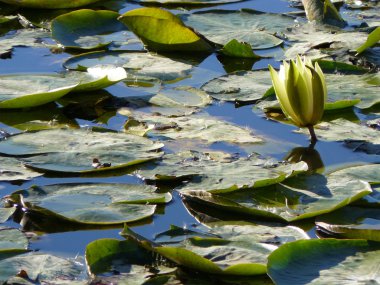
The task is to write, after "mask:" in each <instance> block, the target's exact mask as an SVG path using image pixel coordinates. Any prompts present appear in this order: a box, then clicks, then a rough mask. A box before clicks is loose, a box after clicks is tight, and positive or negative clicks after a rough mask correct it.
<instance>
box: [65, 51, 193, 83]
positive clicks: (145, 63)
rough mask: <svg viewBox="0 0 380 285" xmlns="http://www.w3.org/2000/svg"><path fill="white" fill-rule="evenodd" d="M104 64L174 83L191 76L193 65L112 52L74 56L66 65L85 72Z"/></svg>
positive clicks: (155, 57) (130, 53)
mask: <svg viewBox="0 0 380 285" xmlns="http://www.w3.org/2000/svg"><path fill="white" fill-rule="evenodd" d="M99 64H100V65H102V64H111V65H116V66H118V67H124V68H125V69H126V70H127V72H128V73H129V74H131V75H135V76H145V77H149V78H152V77H153V78H158V79H161V80H163V81H172V80H176V79H182V78H185V77H187V76H189V73H190V71H191V69H192V65H190V64H186V63H183V62H180V61H174V60H172V59H170V58H167V57H163V56H160V55H156V54H153V53H146V52H133V51H132V52H131V51H110V52H91V53H85V54H82V55H79V56H74V57H72V58H70V59H68V60H67V61H66V62H65V63H64V67H65V68H68V69H75V70H83V69H86V68H89V67H93V66H96V65H99Z"/></svg>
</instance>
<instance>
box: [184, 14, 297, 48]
mask: <svg viewBox="0 0 380 285" xmlns="http://www.w3.org/2000/svg"><path fill="white" fill-rule="evenodd" d="M181 19H182V20H183V21H184V23H185V24H186V25H188V26H190V27H192V28H194V29H195V30H197V31H198V32H200V33H201V34H202V35H204V36H205V37H207V39H209V40H211V41H213V42H215V43H218V44H220V45H226V44H227V43H228V42H229V41H231V40H233V39H236V40H238V41H240V42H247V43H249V44H250V45H251V46H252V48H253V49H266V48H272V47H275V46H278V45H280V44H282V42H283V41H282V40H281V39H279V38H277V37H275V36H273V34H275V33H278V32H280V33H281V32H283V31H285V30H286V28H288V27H291V26H293V25H294V19H293V18H291V17H288V16H284V15H281V14H271V13H263V12H258V11H254V10H249V9H244V10H242V11H229V10H209V11H205V12H196V13H193V14H185V15H181ZM221 19H223V21H221Z"/></svg>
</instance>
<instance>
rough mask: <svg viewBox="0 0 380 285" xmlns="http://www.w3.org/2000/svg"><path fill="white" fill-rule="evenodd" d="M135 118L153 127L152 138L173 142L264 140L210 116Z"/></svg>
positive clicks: (236, 142) (246, 142)
mask: <svg viewBox="0 0 380 285" xmlns="http://www.w3.org/2000/svg"><path fill="white" fill-rule="evenodd" d="M133 117H134V118H135V119H137V120H139V121H141V122H144V123H145V124H147V125H153V126H154V127H153V129H152V130H151V131H149V135H150V136H160V137H166V138H169V139H173V140H178V139H192V140H199V141H205V142H207V143H215V142H220V141H223V142H228V143H235V144H252V143H260V142H263V139H261V138H260V137H258V136H256V135H254V134H253V132H252V131H250V130H247V129H244V128H242V127H239V126H236V125H233V124H231V123H228V122H226V121H222V120H218V119H216V118H213V117H211V116H208V115H193V116H186V117H177V118H167V117H164V116H159V115H149V114H144V113H137V112H135V113H133Z"/></svg>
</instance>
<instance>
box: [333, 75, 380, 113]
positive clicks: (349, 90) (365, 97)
mask: <svg viewBox="0 0 380 285" xmlns="http://www.w3.org/2000/svg"><path fill="white" fill-rule="evenodd" d="M326 85H327V87H328V98H329V101H336V100H343V99H344V100H346V99H360V102H359V103H358V104H357V105H356V106H357V107H359V108H362V109H365V108H369V107H371V106H372V105H374V104H377V103H379V102H380V95H379V94H380V73H375V74H364V75H355V74H349V75H348V74H346V75H339V74H326Z"/></svg>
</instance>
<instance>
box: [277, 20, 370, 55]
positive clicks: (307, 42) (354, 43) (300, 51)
mask: <svg viewBox="0 0 380 285" xmlns="http://www.w3.org/2000/svg"><path fill="white" fill-rule="evenodd" d="M286 35H287V37H288V38H289V40H290V41H291V42H292V45H291V47H290V48H288V49H287V50H286V51H285V58H286V59H294V58H296V56H297V55H306V56H308V57H309V58H310V59H320V58H327V57H333V58H334V60H338V61H342V62H345V61H344V60H343V59H341V58H342V57H344V56H345V55H346V54H347V52H348V51H350V50H355V49H356V48H357V47H358V46H360V45H361V44H362V43H363V42H365V41H366V39H367V36H368V34H366V33H364V32H352V31H342V30H334V29H329V28H324V27H323V26H322V27H321V26H320V25H318V24H315V23H307V24H302V25H300V26H299V27H297V28H293V29H292V30H291V31H290V32H286ZM342 51H343V52H342Z"/></svg>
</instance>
